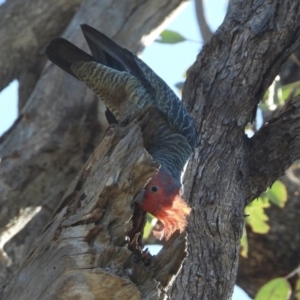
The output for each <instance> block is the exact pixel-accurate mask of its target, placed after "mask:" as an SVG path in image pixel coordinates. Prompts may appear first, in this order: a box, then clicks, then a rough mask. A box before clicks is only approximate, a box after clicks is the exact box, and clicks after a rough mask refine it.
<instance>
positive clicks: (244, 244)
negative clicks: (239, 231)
mask: <svg viewBox="0 0 300 300" xmlns="http://www.w3.org/2000/svg"><path fill="white" fill-rule="evenodd" d="M241 256H242V257H244V258H247V257H248V240H247V231H246V227H245V224H244V227H243V235H242V237H241Z"/></svg>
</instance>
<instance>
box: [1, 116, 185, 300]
mask: <svg viewBox="0 0 300 300" xmlns="http://www.w3.org/2000/svg"><path fill="white" fill-rule="evenodd" d="M145 121H146V122H145ZM154 122H155V121H154V120H152V123H154ZM138 124H139V125H140V124H142V125H141V126H142V127H143V128H144V130H145V131H147V135H148V136H144V139H142V135H141V130H140V126H139V125H136V124H133V123H131V124H129V125H128V126H127V127H125V128H119V126H116V127H114V128H110V129H109V130H108V132H107V133H106V135H105V137H104V139H103V140H102V142H101V144H100V145H99V147H97V148H96V149H95V151H94V152H93V154H92V155H91V157H90V158H89V160H88V161H87V162H86V164H85V166H84V167H83V168H82V170H81V172H79V174H78V176H76V178H75V180H73V182H72V183H71V185H70V186H69V188H68V190H67V191H66V193H65V195H64V197H63V201H62V203H61V204H60V206H59V209H58V212H57V214H56V215H55V217H54V218H53V219H52V220H51V222H50V223H49V224H48V225H47V227H46V228H45V229H44V230H43V233H42V235H41V237H40V238H39V239H38V240H37V242H36V246H35V247H34V248H33V249H32V250H31V253H30V254H29V257H28V258H27V259H26V261H25V263H24V264H23V265H22V267H21V269H20V270H18V272H17V274H16V276H14V277H13V278H12V279H11V280H10V281H9V283H8V285H7V286H6V287H5V288H4V290H3V291H2V293H0V297H1V299H7V300H9V299H12V300H17V299H49V300H50V299H75V298H77V297H79V298H80V299H103V300H104V299H120V300H121V299H124V300H127V299H164V294H165V290H166V289H167V287H168V285H169V284H170V281H172V279H173V277H174V275H176V274H177V273H178V270H179V268H180V266H181V262H182V260H183V259H184V257H185V256H186V254H185V248H186V247H185V233H182V234H179V233H178V232H177V234H175V236H173V238H172V239H170V241H168V243H167V244H166V245H165V247H164V249H163V250H162V251H161V252H160V254H159V255H157V256H156V257H154V258H151V256H150V255H149V254H148V255H147V253H143V254H142V255H140V256H138V255H137V254H135V253H132V252H131V251H130V250H129V249H128V247H127V245H128V233H129V232H130V231H131V227H132V223H131V217H132V214H133V210H132V206H131V205H132V202H133V200H134V197H135V195H138V194H139V192H140V190H141V189H142V188H143V186H144V185H145V184H146V182H147V180H149V179H150V178H151V177H152V176H153V175H154V174H155V173H156V172H157V170H158V166H159V165H158V164H157V163H155V162H153V161H152V159H151V158H150V156H149V155H148V154H147V152H146V151H145V149H144V144H143V142H145V140H146V142H147V139H148V138H151V137H152V138H153V137H154V135H155V131H154V130H153V126H152V124H151V118H150V117H149V113H148V115H146V117H145V116H144V118H142V120H141V121H140V122H139V123H138ZM147 127H148V128H147ZM150 132H151V134H150ZM49 245H50V246H49ZM145 262H146V263H145ZM42 274H44V276H41V275H42ZM158 283H159V286H158Z"/></svg>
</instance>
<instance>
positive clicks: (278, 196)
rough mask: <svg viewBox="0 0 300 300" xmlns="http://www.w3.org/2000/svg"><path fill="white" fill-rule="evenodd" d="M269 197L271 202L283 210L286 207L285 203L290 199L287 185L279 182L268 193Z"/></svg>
mask: <svg viewBox="0 0 300 300" xmlns="http://www.w3.org/2000/svg"><path fill="white" fill-rule="evenodd" d="M266 195H267V197H268V198H269V199H270V200H271V202H272V203H273V204H275V205H277V206H279V207H281V208H283V207H284V205H285V202H286V201H287V199H288V195H287V190H286V187H285V185H284V184H283V183H282V182H281V181H279V180H277V181H275V182H274V183H273V185H272V186H271V187H270V188H269V189H268V190H267V192H266Z"/></svg>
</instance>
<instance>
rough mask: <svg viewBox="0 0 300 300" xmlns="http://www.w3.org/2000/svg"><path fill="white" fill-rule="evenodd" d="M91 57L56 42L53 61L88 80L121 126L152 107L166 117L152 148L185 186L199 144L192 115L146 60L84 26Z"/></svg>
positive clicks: (52, 48) (50, 54)
mask: <svg viewBox="0 0 300 300" xmlns="http://www.w3.org/2000/svg"><path fill="white" fill-rule="evenodd" d="M81 28H82V32H83V34H84V36H85V38H86V40H87V43H88V45H89V47H90V49H91V52H92V56H91V55H89V54H87V53H85V52H84V51H82V50H81V49H79V48H77V47H76V46H74V45H73V44H71V43H70V42H68V41H66V40H65V39H62V38H57V39H54V40H52V41H51V43H50V44H49V46H48V47H47V50H46V54H47V56H48V58H49V59H50V60H51V61H52V62H54V63H55V64H56V65H58V66H59V67H61V68H62V69H63V70H65V71H67V72H68V73H69V74H71V75H72V76H74V77H76V78H77V79H79V80H81V81H82V82H84V83H85V84H86V85H87V86H88V87H89V88H90V89H92V90H93V91H94V93H95V94H96V95H97V96H98V97H99V98H100V99H101V100H102V101H103V102H104V103H105V105H106V106H107V108H108V109H109V111H110V112H111V113H112V114H113V116H114V117H115V118H116V120H117V121H118V122H121V121H122V120H123V119H124V118H125V117H126V114H127V113H130V112H132V111H135V110H136V109H139V108H143V107H145V106H147V105H149V104H152V105H154V106H155V107H157V108H158V109H159V110H160V111H161V112H162V113H163V114H164V115H165V117H166V120H164V121H163V122H161V124H160V125H159V130H158V132H157V135H156V137H155V139H154V140H153V141H152V143H151V144H150V145H149V146H148V147H147V150H148V151H149V153H150V154H151V155H152V156H153V159H154V160H155V161H157V162H158V163H160V164H161V166H162V168H163V169H165V170H166V171H167V172H168V173H169V174H171V175H172V177H173V178H174V179H175V180H176V182H177V183H178V184H180V176H181V172H182V170H183V168H184V165H185V163H186V162H187V160H188V158H189V156H190V154H191V153H192V151H193V149H194V148H195V147H196V146H197V131H196V128H195V125H194V122H193V120H192V118H191V116H190V115H189V114H188V112H187V111H186V109H185V107H184V106H183V105H182V103H181V101H180V99H179V98H178V97H177V96H176V94H175V93H174V92H173V91H172V90H171V88H170V87H169V86H168V85H167V84H166V83H165V82H164V81H163V80H162V79H161V78H160V77H159V76H158V75H157V74H155V72H154V71H153V70H152V69H151V68H150V67H148V66H147V65H146V64H145V63H144V62H143V61H142V60H141V59H139V58H138V57H137V56H135V55H134V54H132V53H131V52H129V51H128V50H126V49H124V48H122V47H120V46H119V45H117V44H116V43H115V42H113V41H112V40H111V39H109V38H108V37H107V36H105V35H104V34H102V33H100V32H98V31H97V30H96V29H94V28H92V27H90V26H88V25H82V26H81Z"/></svg>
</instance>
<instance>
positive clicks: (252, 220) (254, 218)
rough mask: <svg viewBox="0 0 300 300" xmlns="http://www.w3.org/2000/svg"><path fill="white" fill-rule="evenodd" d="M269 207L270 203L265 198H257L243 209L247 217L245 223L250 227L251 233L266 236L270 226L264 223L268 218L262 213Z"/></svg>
mask: <svg viewBox="0 0 300 300" xmlns="http://www.w3.org/2000/svg"><path fill="white" fill-rule="evenodd" d="M269 206H270V202H269V200H268V199H267V198H265V197H258V198H257V199H256V200H253V201H252V202H251V203H250V204H249V205H248V206H247V207H246V208H245V215H249V216H248V217H247V218H246V219H245V222H246V224H248V225H250V226H251V229H252V231H253V232H255V233H261V234H266V233H267V232H268V231H269V230H270V226H269V225H268V224H267V222H266V221H268V220H269V218H268V216H267V215H266V214H265V211H264V209H265V208H266V207H269Z"/></svg>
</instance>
